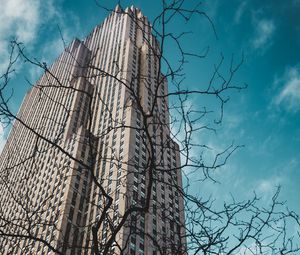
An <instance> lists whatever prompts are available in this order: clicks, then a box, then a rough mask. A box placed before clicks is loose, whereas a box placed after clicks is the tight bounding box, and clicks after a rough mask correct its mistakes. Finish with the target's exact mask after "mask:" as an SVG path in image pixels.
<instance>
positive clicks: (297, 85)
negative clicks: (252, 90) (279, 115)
mask: <svg viewBox="0 0 300 255" xmlns="http://www.w3.org/2000/svg"><path fill="white" fill-rule="evenodd" d="M279 81H281V83H282V86H281V89H280V91H279V93H278V94H277V96H276V97H275V100H274V102H275V104H276V105H281V106H283V107H285V109H287V110H288V111H291V112H297V111H299V110H300V70H299V69H298V68H296V67H292V68H289V69H288V70H287V71H286V72H285V74H284V75H283V77H281V79H279ZM277 82H278V80H277Z"/></svg>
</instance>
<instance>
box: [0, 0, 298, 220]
mask: <svg viewBox="0 0 300 255" xmlns="http://www.w3.org/2000/svg"><path fill="white" fill-rule="evenodd" d="M159 2H160V1H142V0H140V1H123V2H122V5H123V6H127V5H131V4H134V5H136V6H138V7H140V8H141V9H142V10H143V13H144V14H145V15H146V16H148V17H149V18H150V20H151V18H152V17H153V15H155V13H156V10H158V8H159ZM101 3H103V5H106V4H107V6H109V7H113V6H114V4H112V1H106V0H105V1H101ZM0 6H1V13H0V70H1V71H2V70H3V68H4V67H5V63H6V59H7V52H8V42H9V39H10V38H13V37H17V38H18V39H19V40H20V41H23V42H24V44H25V46H26V49H27V52H28V53H29V54H30V55H31V56H35V57H38V58H40V59H43V60H45V61H47V62H50V63H51V61H53V59H54V58H55V57H56V56H57V55H58V54H59V53H60V52H61V51H62V49H63V43H62V41H61V39H60V33H59V30H58V26H59V27H60V29H61V31H62V34H63V36H64V38H65V40H66V41H67V42H70V41H71V40H72V38H74V37H78V38H83V37H84V36H86V35H87V34H88V33H89V32H90V31H91V30H92V28H93V27H94V26H95V25H96V24H99V23H100V22H101V21H102V20H103V19H104V17H105V16H106V14H107V13H106V12H105V11H103V10H101V9H100V8H99V7H97V6H96V5H95V2H94V1H92V0H87V1H80V0H74V1H70V0H68V1H67V0H65V1H63V0H55V1H54V0H49V1H39V0H27V1H22V0H10V1H6V0H0ZM203 10H204V11H206V12H207V14H208V15H209V16H210V17H211V19H212V20H213V22H214V24H215V27H216V31H217V35H218V39H217V38H216V36H215V35H214V33H213V31H212V28H211V26H210V25H209V22H208V21H207V20H206V19H205V18H200V19H192V20H191V22H190V23H189V24H186V23H185V22H184V21H183V20H181V21H178V23H176V24H173V25H172V26H170V29H171V30H173V31H178V30H182V31H190V30H192V31H193V32H194V34H193V35H189V36H187V37H186V38H185V41H184V42H183V45H184V46H185V47H186V48H188V49H189V50H196V51H198V52H199V51H200V52H202V51H203V49H205V48H206V47H207V46H209V47H210V51H209V54H208V56H207V58H205V59H203V60H201V61H198V62H195V60H193V59H191V60H190V63H188V64H187V65H186V85H187V86H189V87H190V88H193V87H195V86H198V85H199V84H207V82H208V80H209V78H210V74H211V72H212V68H213V64H214V63H216V62H217V61H218V60H219V57H220V53H221V52H222V53H223V55H224V57H225V66H224V72H226V67H228V65H229V62H230V58H231V56H232V54H234V56H235V61H236V62H238V61H239V59H240V58H241V56H242V53H244V56H245V60H244V64H243V66H242V67H241V69H240V70H239V72H238V74H237V77H236V80H234V82H240V83H246V84H248V88H247V89H246V90H243V91H241V92H239V93H233V94H230V98H231V100H230V102H229V103H228V104H226V107H225V115H224V120H223V122H222V124H220V125H214V126H213V127H214V128H216V129H217V130H218V132H217V134H216V135H215V134H214V133H211V132H207V133H203V136H200V137H197V138H196V139H199V141H201V142H204V143H207V144H208V145H209V146H210V147H212V148H213V149H212V153H216V152H219V151H222V150H223V149H224V148H226V146H228V145H229V144H231V143H232V142H233V141H234V143H235V144H236V145H244V147H243V148H241V149H239V150H238V151H237V152H236V153H234V154H233V155H232V157H231V158H230V160H229V162H228V163H227V164H226V166H225V167H224V168H222V169H220V170H218V171H217V172H216V173H215V174H214V178H216V179H217V180H219V181H220V183H221V184H214V185H213V184H212V183H210V182H207V183H205V184H203V185H200V186H197V188H195V191H197V192H199V193H200V194H201V193H203V194H204V193H205V194H209V193H213V194H214V196H215V197H217V198H219V199H227V197H228V196H229V194H233V195H235V196H237V197H238V198H240V199H246V198H249V197H250V196H251V195H252V194H253V193H252V192H253V191H254V190H256V192H257V194H258V195H260V196H262V200H263V201H264V202H266V203H268V201H269V199H270V197H271V195H272V193H273V192H274V191H275V187H276V186H277V185H282V193H281V198H282V199H283V200H287V204H288V206H289V207H290V208H291V209H292V210H295V211H296V212H298V213H299V214H300V203H299V197H300V186H299V180H300V17H299V12H300V1H299V0H287V1H280V0H264V1H261V0H251V1H250V0H245V1H242V0H239V1H237V0H231V1H221V0H211V1H203ZM172 50H173V48H172V47H171V46H170V47H169V48H167V52H169V53H170V56H171V61H175V60H174V59H175V58H174V55H172V54H171V53H172ZM174 64H176V62H174ZM38 75H39V72H38V71H37V70H35V69H34V68H33V67H30V66H28V65H25V64H22V63H18V66H17V71H16V74H15V75H14V77H13V79H12V81H11V85H12V86H13V87H14V88H15V95H14V98H13V99H12V101H11V106H12V107H13V109H14V110H15V111H17V109H18V107H19V105H20V103H21V100H22V98H23V96H24V93H25V91H26V90H27V89H28V85H26V84H25V82H24V77H27V78H28V79H30V80H31V81H32V82H34V80H36V78H37V77H38ZM205 100H206V99H203V101H202V102H193V100H191V104H194V105H195V107H199V105H204V104H205V103H207V104H210V103H209V102H208V101H205ZM208 121H209V120H208ZM2 129H3V128H2V127H0V133H2V136H1V138H0V143H1V144H3V143H4V142H5V132H4V131H3V130H2ZM207 156H208V157H210V155H207ZM198 187H199V188H198Z"/></svg>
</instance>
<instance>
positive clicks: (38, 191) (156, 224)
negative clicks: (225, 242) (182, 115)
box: [0, 6, 186, 255]
mask: <svg viewBox="0 0 300 255" xmlns="http://www.w3.org/2000/svg"><path fill="white" fill-rule="evenodd" d="M44 68H45V73H44V74H43V76H42V77H41V78H40V80H39V81H37V83H36V84H35V86H34V87H33V88H32V89H31V90H30V91H29V92H28V93H27V95H26V97H25V98H24V100H23V103H22V106H21V108H20V110H19V113H18V115H17V119H16V120H15V122H14V125H13V128H12V130H11V132H10V134H9V138H8V140H7V143H6V145H5V147H4V149H3V152H2V154H1V160H0V170H1V177H0V178H1V179H0V192H1V195H0V204H1V205H2V206H1V208H0V253H3V254H27V253H30V252H31V253H32V254H49V253H50V254H52V253H55V252H56V251H59V252H62V253H63V254H94V252H97V251H96V250H94V247H95V245H94V244H95V242H98V245H97V247H98V248H99V250H100V253H101V254H102V253H103V254H105V253H106V252H107V253H106V254H131V255H140V254H146V255H155V254H185V248H186V247H185V246H186V241H185V231H184V205H183V198H182V195H181V194H182V193H181V191H182V190H181V189H182V183H181V172H180V158H179V146H178V145H177V144H176V143H175V142H174V141H173V140H172V138H171V136H170V123H169V112H168V101H167V96H166V95H167V94H168V87H167V81H166V78H165V77H164V76H163V75H162V74H161V72H160V68H161V66H160V48H159V43H158V41H157V40H156V38H155V37H154V36H153V35H152V28H151V24H150V23H149V22H148V20H147V18H146V17H145V16H144V15H143V14H142V13H141V11H140V10H138V9H137V8H134V7H130V8H126V9H125V10H122V9H121V8H120V7H119V6H117V7H116V8H115V11H114V12H112V13H111V14H110V15H109V16H108V17H107V18H106V19H105V20H104V22H103V23H102V24H101V25H99V26H97V27H95V29H94V30H93V31H92V33H91V34H90V35H89V36H88V37H87V38H85V39H84V40H83V41H80V40H78V39H76V40H74V41H73V42H72V43H71V44H70V45H69V46H68V47H67V48H66V49H65V51H64V52H63V53H62V54H61V56H60V57H59V58H58V59H57V60H56V61H55V63H54V64H53V65H52V66H51V67H49V68H48V67H46V66H44ZM3 219H4V220H3ZM1 233H6V234H5V235H1ZM93 233H96V234H93ZM95 236H96V237H97V240H98V241H96V240H95ZM33 237H35V238H33ZM50 246H51V247H54V248H51V247H50ZM108 247H109V248H108Z"/></svg>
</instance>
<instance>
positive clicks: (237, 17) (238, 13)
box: [234, 1, 247, 23]
mask: <svg viewBox="0 0 300 255" xmlns="http://www.w3.org/2000/svg"><path fill="white" fill-rule="evenodd" d="M246 6H247V1H243V2H242V3H241V4H240V5H239V7H238V8H237V10H236V12H235V15H234V22H235V23H239V22H240V20H241V17H242V16H243V14H244V13H245V10H246Z"/></svg>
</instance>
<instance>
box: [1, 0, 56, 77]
mask: <svg viewBox="0 0 300 255" xmlns="http://www.w3.org/2000/svg"><path fill="white" fill-rule="evenodd" d="M0 6H1V12H0V72H3V70H4V68H5V67H6V66H7V61H8V57H9V42H10V40H11V39H17V40H18V41H20V42H23V43H25V44H26V46H28V45H30V46H34V43H35V42H36V39H37V38H38V33H39V29H40V28H41V26H42V25H44V24H45V23H46V22H48V21H49V20H50V19H52V18H53V17H54V16H57V15H58V12H57V10H56V7H55V5H54V4H53V0H49V1H45V2H44V1H41V0H26V1H23V0H9V1H7V0H0Z"/></svg>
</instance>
